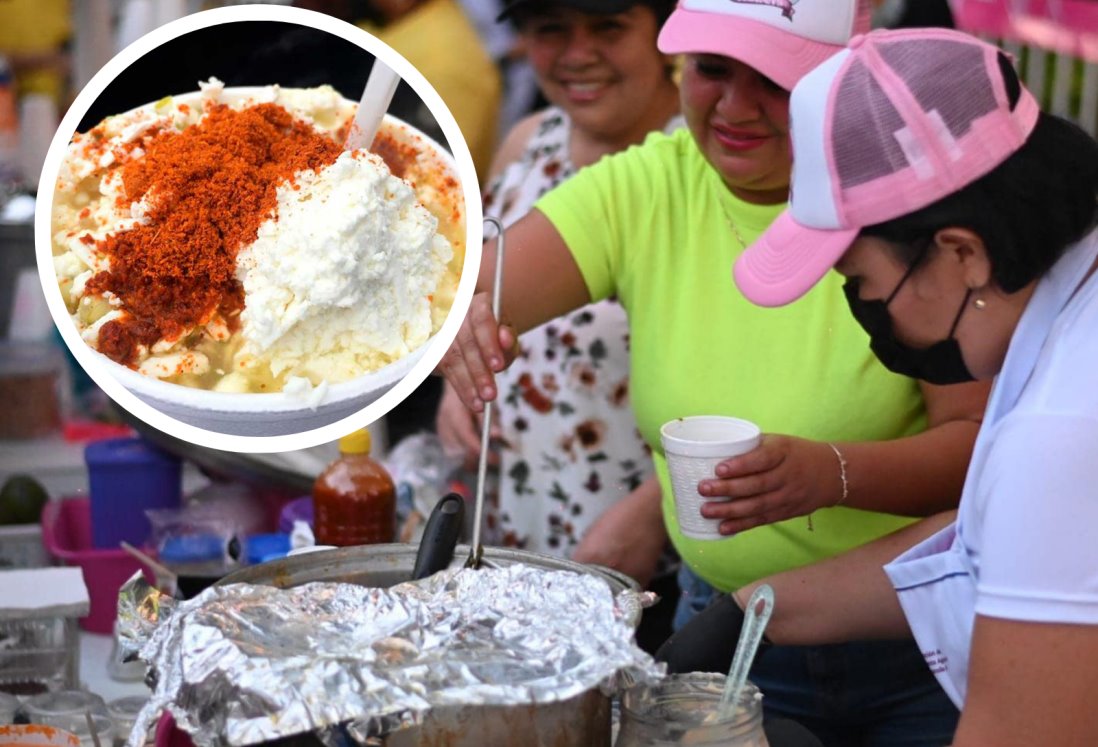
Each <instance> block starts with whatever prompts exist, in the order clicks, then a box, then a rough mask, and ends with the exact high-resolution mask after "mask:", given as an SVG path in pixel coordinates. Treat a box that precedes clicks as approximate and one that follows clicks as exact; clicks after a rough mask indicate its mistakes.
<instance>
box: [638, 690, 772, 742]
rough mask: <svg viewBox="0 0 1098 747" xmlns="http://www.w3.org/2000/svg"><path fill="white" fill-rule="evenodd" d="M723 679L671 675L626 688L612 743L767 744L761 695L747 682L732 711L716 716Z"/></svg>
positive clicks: (722, 691) (721, 693)
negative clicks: (615, 740) (617, 726)
mask: <svg viewBox="0 0 1098 747" xmlns="http://www.w3.org/2000/svg"><path fill="white" fill-rule="evenodd" d="M725 680H726V677H725V676H724V675H723V674H716V673H704V674H703V673H700V672H694V673H690V674H676V675H672V676H670V677H668V678H667V679H664V680H661V681H659V682H657V683H655V684H653V685H641V686H639V687H635V688H633V689H632V690H629V691H627V692H626V693H625V695H624V696H623V697H622V718H621V731H620V732H619V734H618V741H617V743H616V747H677V746H678V745H683V744H691V745H698V746H699V747H701V746H702V745H707V746H710V747H718V746H719V747H767V746H768V744H769V743H768V742H767V741H766V735H765V734H764V733H763V728H762V697H761V696H760V694H759V689H758V688H757V687H755V686H754V685H753V684H751V683H750V682H749V683H747V685H746V686H745V687H744V689H743V691H742V692H741V693H740V702H739V703H738V706H737V708H736V709H735V712H734V713H733V714H731V716H729V717H727V718H721V717H719V716H718V715H717V708H718V706H719V705H720V701H721V696H722V695H723V693H724V684H725Z"/></svg>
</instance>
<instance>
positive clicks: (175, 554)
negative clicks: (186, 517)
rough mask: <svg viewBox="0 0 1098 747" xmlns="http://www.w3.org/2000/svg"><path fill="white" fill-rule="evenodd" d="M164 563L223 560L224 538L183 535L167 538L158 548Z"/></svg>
mask: <svg viewBox="0 0 1098 747" xmlns="http://www.w3.org/2000/svg"><path fill="white" fill-rule="evenodd" d="M160 559H161V560H163V561H164V562H165V563H204V562H206V561H210V560H216V561H219V562H220V561H222V560H224V559H225V538H224V537H220V536H218V535H216V534H184V535H180V536H178V537H169V538H168V539H166V540H165V541H164V546H163V547H161V548H160Z"/></svg>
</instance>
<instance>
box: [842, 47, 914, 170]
mask: <svg viewBox="0 0 1098 747" xmlns="http://www.w3.org/2000/svg"><path fill="white" fill-rule="evenodd" d="M905 127H906V125H905V123H904V121H903V119H902V118H901V117H900V114H899V112H897V111H896V109H895V107H893V106H892V102H891V101H889V100H888V97H887V96H886V95H885V92H884V91H883V90H881V87H880V85H879V84H878V83H877V81H876V80H874V79H873V76H872V75H870V73H869V70H867V69H866V67H865V65H863V64H862V63H861V61H855V62H854V64H852V65H851V66H850V68H849V69H848V70H847V73H846V75H845V76H843V79H842V81H841V82H840V83H839V90H838V92H837V93H836V95H835V116H834V124H833V126H832V130H831V147H832V152H833V153H834V159H835V164H834V167H835V170H836V172H837V173H838V176H839V186H840V188H842V189H844V190H845V189H849V188H851V187H854V186H857V185H859V184H865V183H866V182H871V181H873V180H874V179H878V178H880V177H882V176H888V175H889V174H894V173H896V172H897V171H900V170H901V169H903V168H906V167H907V166H908V165H909V161H908V155H907V154H906V153H905V152H904V150H903V148H902V146H901V144H900V142H899V141H898V140H897V139H896V137H895V133H897V132H901V131H903V130H904V129H905Z"/></svg>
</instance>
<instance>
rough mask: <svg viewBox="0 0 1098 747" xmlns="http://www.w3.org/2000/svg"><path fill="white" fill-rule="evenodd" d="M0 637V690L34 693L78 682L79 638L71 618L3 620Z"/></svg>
mask: <svg viewBox="0 0 1098 747" xmlns="http://www.w3.org/2000/svg"><path fill="white" fill-rule="evenodd" d="M0 640H3V641H4V645H5V647H6V648H5V649H4V651H3V653H0V690H5V691H7V692H8V693H18V694H20V695H34V694H37V693H41V692H45V691H47V690H54V689H57V688H60V687H74V686H76V685H77V684H79V683H78V682H77V681H76V680H77V671H78V666H79V660H78V657H79V655H80V638H79V633H78V632H77V630H76V626H75V625H74V624H72V621H71V619H68V620H67V619H66V618H64V617H59V616H56V615H52V616H44V617H40V618H36V619H23V620H0ZM9 722H10V719H9ZM0 723H3V721H2V720H0Z"/></svg>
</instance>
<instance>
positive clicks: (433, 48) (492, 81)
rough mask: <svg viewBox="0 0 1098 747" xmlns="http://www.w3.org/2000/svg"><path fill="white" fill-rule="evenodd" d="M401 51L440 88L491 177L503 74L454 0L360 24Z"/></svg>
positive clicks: (477, 161) (479, 169) (433, 1)
mask: <svg viewBox="0 0 1098 747" xmlns="http://www.w3.org/2000/svg"><path fill="white" fill-rule="evenodd" d="M360 25H361V26H362V27H363V28H364V29H365V30H366V31H369V32H370V33H371V34H373V35H374V36H376V37H377V38H379V39H381V41H383V42H385V43H386V44H388V45H389V46H390V47H392V48H393V49H395V50H396V51H397V52H400V54H402V55H403V56H404V57H405V58H406V59H407V60H408V62H410V63H412V65H413V66H414V67H415V68H416V69H417V70H419V72H421V73H422V74H423V77H425V78H426V79H427V81H428V82H429V83H430V84H431V85H432V86H434V87H435V90H436V91H438V94H439V96H441V97H442V100H443V101H444V102H445V103H446V106H448V107H449V108H450V112H451V113H452V114H453V115H454V119H456V120H457V123H458V127H460V128H461V134H462V135H464V136H465V141H466V142H467V143H468V144H469V150H470V151H471V152H472V154H473V163H475V164H476V167H477V172H478V173H479V174H480V175H481V177H482V178H484V177H487V174H488V167H489V165H490V164H491V160H492V153H493V151H494V150H495V147H496V122H497V120H498V118H499V103H500V86H501V84H500V75H499V70H498V69H497V68H496V65H495V63H493V62H492V59H491V58H490V57H489V56H488V53H487V52H486V51H485V50H484V45H483V44H482V43H481V41H480V37H478V36H477V32H476V29H475V28H474V27H473V25H472V24H471V23H470V22H469V19H468V18H467V17H466V15H465V13H464V11H462V9H461V7H460V6H459V5H458V4H457V2H456V1H455V0H429V1H428V2H426V3H424V4H423V5H422V6H420V7H419V8H417V9H416V10H414V11H412V12H411V13H409V14H408V15H406V16H405V17H403V18H401V19H400V20H398V21H395V22H394V23H391V24H389V25H388V26H385V27H383V28H376V27H373V26H370V25H368V24H360Z"/></svg>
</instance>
